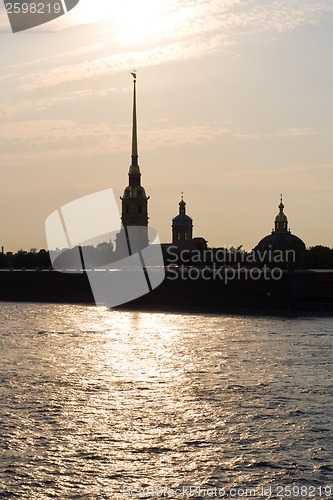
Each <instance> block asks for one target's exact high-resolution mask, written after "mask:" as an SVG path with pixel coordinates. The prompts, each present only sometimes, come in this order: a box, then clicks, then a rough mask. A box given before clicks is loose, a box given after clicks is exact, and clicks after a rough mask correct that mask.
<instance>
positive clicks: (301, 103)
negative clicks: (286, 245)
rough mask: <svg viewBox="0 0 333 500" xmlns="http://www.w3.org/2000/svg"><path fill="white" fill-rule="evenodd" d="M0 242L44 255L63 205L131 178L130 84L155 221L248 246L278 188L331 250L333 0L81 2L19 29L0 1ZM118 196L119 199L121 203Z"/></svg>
mask: <svg viewBox="0 0 333 500" xmlns="http://www.w3.org/2000/svg"><path fill="white" fill-rule="evenodd" d="M0 33H1V46H2V50H1V70H0V89H1V97H2V99H1V103H0V117H1V122H0V130H1V132H0V138H1V139H0V140H1V163H0V168H1V182H0V191H1V196H0V245H4V246H5V250H7V251H8V250H17V249H19V248H24V249H27V250H29V249H30V248H31V247H36V248H38V249H39V248H43V247H44V248H45V247H46V240H45V234H44V221H45V219H46V217H47V216H48V215H49V214H50V213H51V212H52V211H54V210H55V209H57V208H58V207H59V206H61V205H63V204H64V203H67V202H69V201H72V200H74V199H76V198H78V197H81V196H84V195H86V194H89V193H93V192H95V191H98V190H101V189H106V188H109V187H112V188H113V189H114V191H115V193H116V195H117V198H118V199H119V196H120V195H121V194H122V192H123V189H124V188H125V186H126V185H127V179H128V178H127V174H128V167H129V164H130V153H131V151H130V148H131V111H132V78H131V75H130V71H131V70H132V68H134V67H135V68H136V69H137V71H138V85H137V88H138V126H139V131H138V140H139V164H140V167H141V173H142V184H143V186H144V187H145V189H146V192H147V194H148V195H149V196H150V200H149V215H150V225H151V226H153V227H154V228H156V229H157V230H158V232H159V234H160V237H161V240H162V241H163V242H169V241H170V240H171V227H170V226H171V219H172V217H173V216H175V215H177V213H178V202H179V200H180V192H181V191H184V198H185V201H186V202H187V212H188V214H189V215H190V216H191V217H193V220H194V235H195V236H203V237H205V238H206V239H207V240H208V244H209V245H210V246H223V245H224V246H228V247H229V246H232V245H233V246H238V245H243V247H244V248H245V249H251V248H253V247H254V246H255V245H256V243H257V242H258V241H259V240H260V239H261V238H262V237H263V236H265V235H266V234H269V233H270V232H271V229H272V227H273V221H274V218H275V216H276V214H277V213H278V209H277V205H278V204H279V197H280V193H281V192H282V193H283V199H284V204H285V212H286V214H287V216H288V218H289V224H290V228H291V230H292V232H293V233H295V234H297V235H298V236H299V237H301V238H302V239H303V240H304V242H305V243H306V245H307V246H313V245H316V244H323V245H328V246H330V247H332V246H333V223H332V215H333V133H332V132H333V98H332V97H333V2H332V0H141V1H138V0H122V1H121V2H119V1H113V0H94V1H92V0H80V2H79V4H78V5H77V6H76V7H75V8H74V9H73V10H72V11H71V12H70V13H68V14H67V15H65V16H63V17H61V18H59V19H57V20H55V21H52V22H50V23H47V24H45V25H43V26H42V27H39V28H35V29H31V30H28V31H26V32H20V33H16V34H13V33H12V32H11V30H10V26H9V22H8V18H7V15H6V13H5V11H4V8H3V5H2V3H1V10H0ZM119 201H120V200H119Z"/></svg>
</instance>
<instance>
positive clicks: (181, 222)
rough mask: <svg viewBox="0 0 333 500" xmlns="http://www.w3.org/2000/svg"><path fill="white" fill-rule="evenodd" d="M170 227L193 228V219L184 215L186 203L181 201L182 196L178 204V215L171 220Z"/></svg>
mask: <svg viewBox="0 0 333 500" xmlns="http://www.w3.org/2000/svg"><path fill="white" fill-rule="evenodd" d="M172 225H173V226H190V227H192V226H193V219H191V217H189V216H188V215H186V203H185V201H184V199H183V196H182V199H181V200H180V202H179V214H178V215H176V217H174V218H173V219H172Z"/></svg>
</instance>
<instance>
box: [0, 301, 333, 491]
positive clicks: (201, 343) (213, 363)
mask: <svg viewBox="0 0 333 500" xmlns="http://www.w3.org/2000/svg"><path fill="white" fill-rule="evenodd" d="M0 311H1V315H0V346H1V367H0V380H1V386H0V391H1V410H0V450H1V451H0V453H1V464H0V498H18V499H29V500H35V499H49V498H50V499H51V498H59V499H81V498H82V499H130V498H174V499H176V498H177V499H178V498H214V497H215V498H244V497H252V498H261V499H263V498H280V499H282V498H306V499H307V498H309V499H310V498H315V499H321V498H324V499H325V498H333V461H332V457H333V382H332V376H333V349H332V347H333V320H332V319H329V318H311V317H309V318H301V319H288V318H267V317H240V316H239V317H237V316H218V315H201V314H188V315H185V314H162V313H138V312H124V311H109V310H106V309H102V308H96V307H88V306H78V305H50V304H15V303H2V304H0Z"/></svg>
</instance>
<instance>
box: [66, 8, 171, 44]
mask: <svg viewBox="0 0 333 500" xmlns="http://www.w3.org/2000/svg"><path fill="white" fill-rule="evenodd" d="M174 3H175V1H174V0H140V1H138V0H121V1H119V0H95V1H94V3H93V5H94V6H93V7H92V2H91V0H80V3H79V4H78V6H77V7H76V12H75V13H76V16H77V21H78V22H79V23H80V24H81V23H94V22H99V21H108V20H109V21H110V32H111V33H112V35H113V40H114V41H115V42H117V43H119V44H121V45H130V44H133V43H140V42H146V41H150V40H153V39H155V38H156V37H160V36H163V32H164V30H165V28H166V23H167V17H168V15H167V13H168V9H169V8H170V6H171V4H174ZM73 13H74V10H73Z"/></svg>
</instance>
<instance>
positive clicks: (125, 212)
mask: <svg viewBox="0 0 333 500" xmlns="http://www.w3.org/2000/svg"><path fill="white" fill-rule="evenodd" d="M132 75H133V124H132V162H131V165H130V168H129V172H128V177H129V181H128V186H127V187H126V188H125V190H124V195H123V197H122V198H121V202H122V210H121V220H122V225H123V229H122V230H121V231H120V233H118V235H117V238H116V251H117V252H119V251H120V247H122V245H124V244H127V245H128V244H129V238H128V231H127V228H128V227H131V228H132V229H131V238H130V240H131V244H132V246H135V248H136V249H137V248H140V247H141V248H143V247H146V246H147V245H148V200H149V196H146V192H145V189H144V187H143V186H141V172H140V167H139V164H138V139H137V118H136V73H132ZM133 231H134V233H133ZM134 240H136V241H134ZM131 251H132V252H133V248H131Z"/></svg>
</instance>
